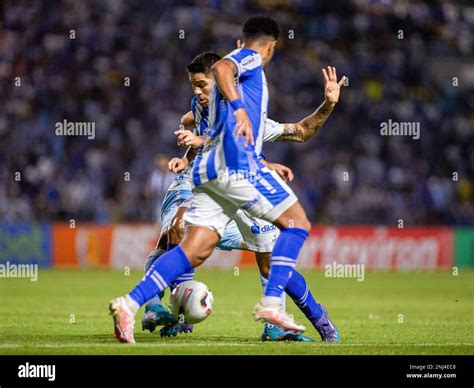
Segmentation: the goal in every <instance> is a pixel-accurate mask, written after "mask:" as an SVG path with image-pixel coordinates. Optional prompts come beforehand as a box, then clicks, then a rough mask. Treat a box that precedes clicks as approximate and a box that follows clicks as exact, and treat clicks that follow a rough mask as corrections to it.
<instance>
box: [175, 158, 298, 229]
mask: <svg viewBox="0 0 474 388" xmlns="http://www.w3.org/2000/svg"><path fill="white" fill-rule="evenodd" d="M297 200H298V199H297V198H296V195H295V194H294V193H293V191H292V190H291V189H290V187H289V186H288V185H287V184H286V183H285V182H284V181H283V180H282V179H281V178H280V177H279V176H278V174H277V173H276V172H275V171H273V170H270V169H268V168H266V167H264V168H262V169H261V170H259V171H257V175H256V177H255V178H253V179H251V180H249V179H247V178H245V177H244V176H243V175H242V174H240V173H236V174H233V175H230V176H227V177H226V179H219V178H218V179H214V180H212V181H208V182H205V183H203V184H201V185H200V186H197V187H195V188H194V189H193V199H192V203H191V206H190V207H189V209H188V211H187V212H186V213H185V215H184V220H185V222H186V223H187V224H189V225H195V226H206V227H208V228H211V229H213V230H215V231H216V232H217V233H218V234H219V236H223V235H224V231H225V228H226V226H227V223H228V222H229V221H230V220H231V219H232V218H234V216H235V214H236V213H237V210H239V209H242V210H245V211H246V212H247V213H248V214H249V215H251V216H253V217H256V218H262V219H263V220H265V221H268V222H270V223H271V222H273V221H275V220H276V219H277V218H278V217H279V216H280V215H281V214H283V213H284V212H285V211H286V210H288V209H289V208H290V207H291V206H292V205H293V204H294V203H296V202H297Z"/></svg>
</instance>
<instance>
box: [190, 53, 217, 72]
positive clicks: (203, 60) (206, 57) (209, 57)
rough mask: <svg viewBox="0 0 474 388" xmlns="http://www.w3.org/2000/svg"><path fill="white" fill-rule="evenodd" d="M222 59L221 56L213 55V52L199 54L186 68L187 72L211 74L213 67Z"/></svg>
mask: <svg viewBox="0 0 474 388" xmlns="http://www.w3.org/2000/svg"><path fill="white" fill-rule="evenodd" d="M220 59H221V57H220V55H218V54H216V53H213V52H212V51H206V52H204V53H201V54H199V55H198V56H196V57H195V58H194V59H193V60H192V61H191V62H189V63H188V65H187V66H186V70H187V71H188V72H189V73H192V74H195V73H204V74H209V73H210V72H211V67H212V65H213V64H214V63H216V62H217V61H219V60H220Z"/></svg>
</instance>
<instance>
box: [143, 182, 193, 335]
mask: <svg viewBox="0 0 474 388" xmlns="http://www.w3.org/2000/svg"><path fill="white" fill-rule="evenodd" d="M190 198H192V191H191V190H190V189H187V188H184V189H176V190H168V192H167V193H166V195H165V198H164V199H163V205H162V207H161V225H162V226H161V235H160V238H159V239H158V243H157V247H156V248H155V249H154V250H153V251H152V252H150V254H149V255H148V258H147V260H146V262H145V274H146V273H147V271H148V270H149V269H150V267H151V266H152V265H153V263H154V262H155V261H156V260H157V259H158V257H160V256H161V255H162V254H163V253H165V252H166V251H167V250H170V249H172V248H173V246H171V245H170V237H171V239H172V242H175V241H176V240H177V233H179V231H178V230H177V227H179V225H180V224H181V223H180V222H179V219H178V218H182V213H184V211H185V210H186V207H185V208H183V209H181V207H183V205H184V206H186V203H187V202H188V201H189V199H190ZM177 242H178V243H179V241H177ZM192 271H193V272H194V269H193V270H192ZM163 296H164V291H162V292H160V293H159V294H158V295H156V296H154V297H153V298H152V299H150V300H149V301H148V302H147V303H146V305H145V311H144V313H143V317H142V329H143V330H149V331H150V332H154V331H155V329H156V327H157V326H161V325H171V324H175V323H176V322H177V320H176V318H175V317H174V316H173V314H171V313H170V312H169V311H168V309H167V308H166V307H165V306H163V304H162V302H161V300H162V298H163Z"/></svg>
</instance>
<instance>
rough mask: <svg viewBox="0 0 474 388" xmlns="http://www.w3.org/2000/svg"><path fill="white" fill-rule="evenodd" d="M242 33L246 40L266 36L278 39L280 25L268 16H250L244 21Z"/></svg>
mask: <svg viewBox="0 0 474 388" xmlns="http://www.w3.org/2000/svg"><path fill="white" fill-rule="evenodd" d="M243 33H244V40H246V41H249V40H256V39H262V38H268V37H270V38H273V39H275V40H278V37H279V35H280V27H278V23H277V21H276V20H275V19H273V18H271V17H269V16H261V15H259V16H250V17H249V18H248V19H247V20H246V21H245V23H244V28H243Z"/></svg>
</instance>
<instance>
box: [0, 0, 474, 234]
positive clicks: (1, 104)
mask: <svg viewBox="0 0 474 388" xmlns="http://www.w3.org/2000/svg"><path fill="white" fill-rule="evenodd" d="M3 7H4V9H3V18H2V20H1V27H0V28H1V33H0V50H1V51H0V59H1V62H0V85H1V93H0V149H1V152H0V219H1V220H3V221H5V220H6V221H14V220H68V219H70V218H74V219H77V220H90V221H96V222H129V221H147V222H149V221H152V220H154V219H155V218H156V207H157V203H159V201H160V197H161V196H162V195H163V193H164V190H166V185H167V184H168V182H169V180H170V175H169V174H167V173H166V172H165V170H166V169H165V168H164V167H163V166H165V165H166V163H165V162H164V161H165V160H166V158H167V157H171V156H175V155H177V154H181V153H182V152H184V150H182V149H179V148H178V147H177V146H176V144H175V143H176V142H175V137H174V135H173V131H174V130H175V128H176V127H177V125H178V124H179V118H180V116H181V115H182V114H183V113H185V112H186V111H188V110H189V108H190V99H191V97H192V91H191V88H190V87H189V84H188V82H187V78H186V73H185V65H186V64H187V62H189V60H190V59H192V57H193V56H195V55H196V54H198V53H199V52H201V51H204V50H214V51H216V52H218V53H220V54H225V53H226V52H228V51H230V50H231V49H232V48H233V47H234V46H235V39H236V38H238V37H239V35H240V34H239V32H240V25H241V23H242V22H243V21H244V20H245V19H246V17H247V16H249V15H250V14H255V13H270V14H271V15H272V16H274V17H275V18H277V20H278V21H279V22H280V25H281V29H282V36H281V39H280V42H279V45H278V49H277V53H276V56H275V58H274V60H273V62H272V63H271V64H270V66H269V68H268V70H267V79H268V82H269V88H270V108H269V117H271V118H273V119H275V120H278V121H281V122H292V121H295V120H298V119H300V118H302V117H304V116H305V115H307V114H309V113H310V112H312V111H313V110H314V109H315V108H316V107H317V106H318V105H319V104H320V103H321V102H322V99H323V80H322V76H321V72H320V71H321V70H320V69H321V68H322V67H323V66H326V65H329V64H330V65H332V66H336V68H337V71H338V76H342V75H346V76H348V77H349V86H348V87H346V88H345V89H344V90H343V91H342V96H341V101H340V103H339V104H338V106H337V107H336V109H335V110H334V112H333V114H332V116H331V117H330V119H329V120H328V122H327V124H326V125H325V126H324V127H323V128H322V129H321V131H320V132H319V134H318V135H317V136H316V137H315V138H314V139H312V140H311V141H310V142H309V143H305V144H283V143H278V144H271V145H268V147H267V153H266V156H267V159H268V160H271V161H279V162H281V163H285V164H288V165H289V166H290V167H292V168H293V170H294V172H295V174H296V178H295V181H294V182H293V183H292V187H293V188H294V189H295V190H296V192H297V193H298V195H299V196H300V198H301V200H302V202H303V204H304V206H305V208H306V209H307V211H308V214H309V216H310V218H311V220H312V221H313V222H321V223H334V224H345V223H357V224H364V223H381V224H393V225H395V224H396V222H397V220H398V219H403V220H404V222H405V225H410V224H448V225H468V224H469V225H473V224H474V183H473V182H474V149H473V148H474V147H473V145H474V93H473V89H474V88H473V85H474V69H473V67H472V63H473V62H472V55H473V54H472V46H473V38H472V32H473V26H474V7H472V5H471V6H469V5H468V2H462V1H461V2H458V1H438V2H437V1H430V2H423V1H397V0H386V1H377V2H376V1H369V0H353V1H340V0H332V1H330V2H326V1H307V0H295V1H290V0H275V1H270V0H268V1H263V0H262V1H257V0H255V1H250V0H249V1H244V0H237V1H231V0H207V1H206V0H202V1H199V0H195V1H191V0H189V1H174V2H171V1H140V0H136V1H114V0H110V1H99V0H97V1H95V0H85V1H72V0H71V1H46V0H43V1H23V0H19V1H7V2H6V3H4V5H3ZM469 65H470V66H469ZM128 82H129V84H128ZM64 119H67V120H68V121H80V122H83V121H88V122H94V123H95V125H96V127H95V128H96V131H95V138H94V139H92V140H91V139H88V138H87V137H86V136H82V137H81V136H56V135H55V123H56V122H58V121H63V120H64ZM389 119H391V120H394V121H399V122H416V123H419V124H420V128H421V136H420V139H419V140H414V139H412V138H411V137H409V136H381V134H380V125H381V123H382V122H387V121H388V120H389ZM157 155H158V156H157ZM18 172H19V173H20V174H17V173H18ZM344 172H348V175H347V176H348V180H344V178H343V177H344V174H343V173H344Z"/></svg>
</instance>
